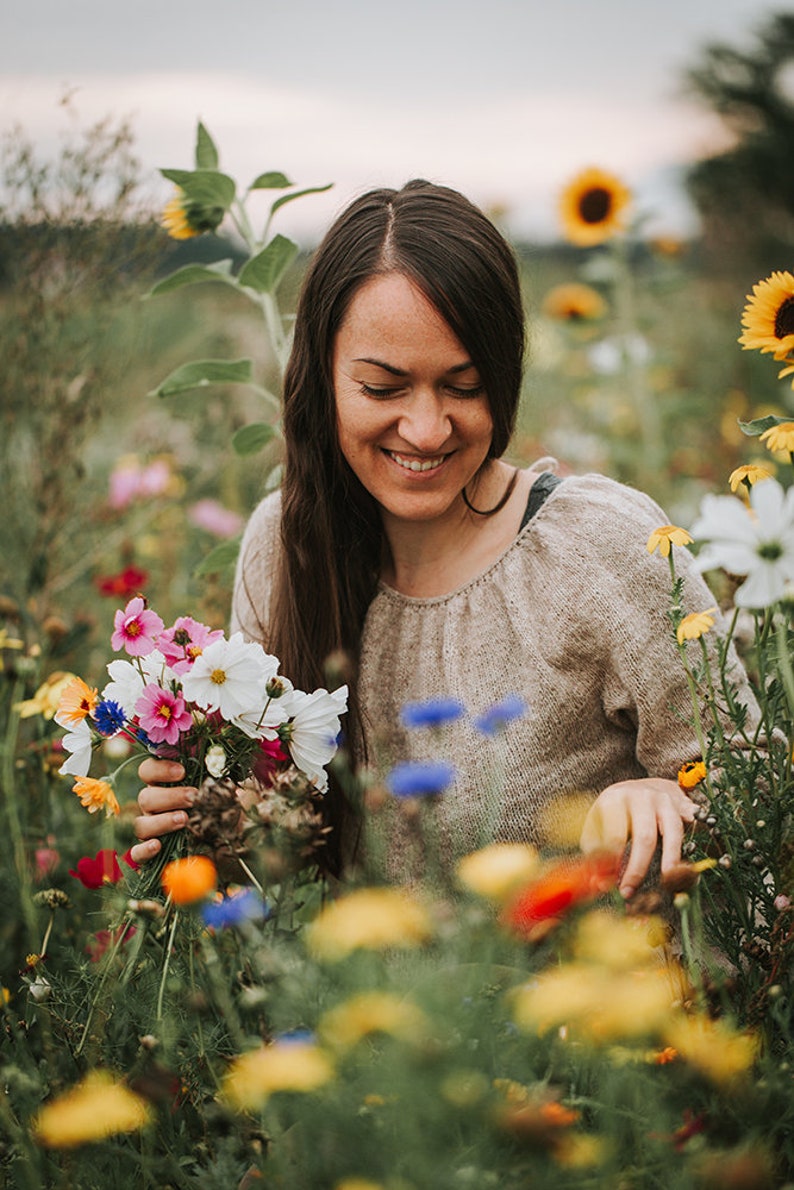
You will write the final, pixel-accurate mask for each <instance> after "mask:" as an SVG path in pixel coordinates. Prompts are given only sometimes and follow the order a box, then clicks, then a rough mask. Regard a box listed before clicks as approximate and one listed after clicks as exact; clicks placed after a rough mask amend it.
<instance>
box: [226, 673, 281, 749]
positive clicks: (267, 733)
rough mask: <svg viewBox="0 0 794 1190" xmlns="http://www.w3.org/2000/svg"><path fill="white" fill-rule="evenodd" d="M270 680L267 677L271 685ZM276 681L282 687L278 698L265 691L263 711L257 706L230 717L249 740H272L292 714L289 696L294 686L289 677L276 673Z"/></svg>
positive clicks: (271, 680)
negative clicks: (277, 729)
mask: <svg viewBox="0 0 794 1190" xmlns="http://www.w3.org/2000/svg"><path fill="white" fill-rule="evenodd" d="M273 660H274V661H275V657H274V658H273ZM272 682H273V679H272V678H269V679H268V684H269V685H271V686H272ZM278 682H279V684H280V685H281V687H282V688H283V689H282V692H281V694H280V695H279V696H278V698H276V697H275V696H274V695H269V694H267V692H265V703H264V704H263V705H264V707H265V709H264V712H263V711H262V707H261V706H259V707H255V708H253V709H252V710H250V711H245V712H244V713H243V714H242V715H235V716H234V718H233V719H232V723H234V725H235V726H236V727H239V728H240V731H243V732H245V734H246V735H247V736H248V738H249V739H251V740H274V739H275V738H276V736H277V735H278V732H277V731H276V728H277V727H281V724H282V723H286V722H287V720H288V719H289V717H290V715H291V714H292V702H291V697H292V694H293V692H294V689H295V688H294V686H293V685H292V682H291V681H290V680H289V678H283V677H281V676H280V675H278Z"/></svg>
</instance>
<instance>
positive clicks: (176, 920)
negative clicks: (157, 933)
mask: <svg viewBox="0 0 794 1190" xmlns="http://www.w3.org/2000/svg"><path fill="white" fill-rule="evenodd" d="M178 924H179V910H178V909H177V910H176V911H175V912H174V917H173V920H172V922H171V930H170V933H169V935H168V941H167V942H166V944H165V958H164V959H163V973H162V975H161V976H160V987H159V989H158V992H157V1020H158V1021H161V1020H162V1019H163V998H164V996H165V982H166V980H167V978H168V969H169V967H170V966H171V951H172V950H173V949H174V937H175V936H176V927H177V925H178Z"/></svg>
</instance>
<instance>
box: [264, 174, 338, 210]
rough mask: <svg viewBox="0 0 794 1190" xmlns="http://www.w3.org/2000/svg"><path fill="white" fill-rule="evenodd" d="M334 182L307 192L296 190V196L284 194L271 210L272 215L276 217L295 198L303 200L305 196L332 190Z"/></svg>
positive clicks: (314, 187) (311, 188) (309, 188)
mask: <svg viewBox="0 0 794 1190" xmlns="http://www.w3.org/2000/svg"><path fill="white" fill-rule="evenodd" d="M332 186H333V182H329V183H328V184H327V186H309V187H308V189H306V190H296V191H295V193H294V194H283V195H282V196H281V198H277V199H276V201H275V202H274V203H273V205H272V207H271V208H270V214H271V215H275V213H276V211H277V210H278V209H279V207H283V206H284V204H285V203H288V202H292V200H293V199H294V198H303V196H304V194H322V193H323V192H324V191H325V190H330V189H331V187H332Z"/></svg>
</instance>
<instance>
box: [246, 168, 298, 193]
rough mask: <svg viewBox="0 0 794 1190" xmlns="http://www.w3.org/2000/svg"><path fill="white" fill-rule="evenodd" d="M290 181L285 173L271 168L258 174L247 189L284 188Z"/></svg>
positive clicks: (290, 183) (289, 184)
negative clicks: (264, 172) (269, 170)
mask: <svg viewBox="0 0 794 1190" xmlns="http://www.w3.org/2000/svg"><path fill="white" fill-rule="evenodd" d="M291 185H292V182H291V181H290V180H289V178H288V177H287V175H286V174H282V173H278V171H276V170H272V171H271V172H270V173H267V174H260V175H259V177H258V178H255V179H254V181H253V182H252V183H251V185H250V186H249V190H286V188H287V187H288V186H291Z"/></svg>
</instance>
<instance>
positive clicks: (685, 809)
mask: <svg viewBox="0 0 794 1190" xmlns="http://www.w3.org/2000/svg"><path fill="white" fill-rule="evenodd" d="M696 810H697V805H696V803H695V802H693V801H692V799H691V798H689V797H687V795H686V794H685V793H682V794H681V800H680V801H679V803H678V813H679V814H680V816H681V818H683V820H684V822H694V821H695V811H696Z"/></svg>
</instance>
